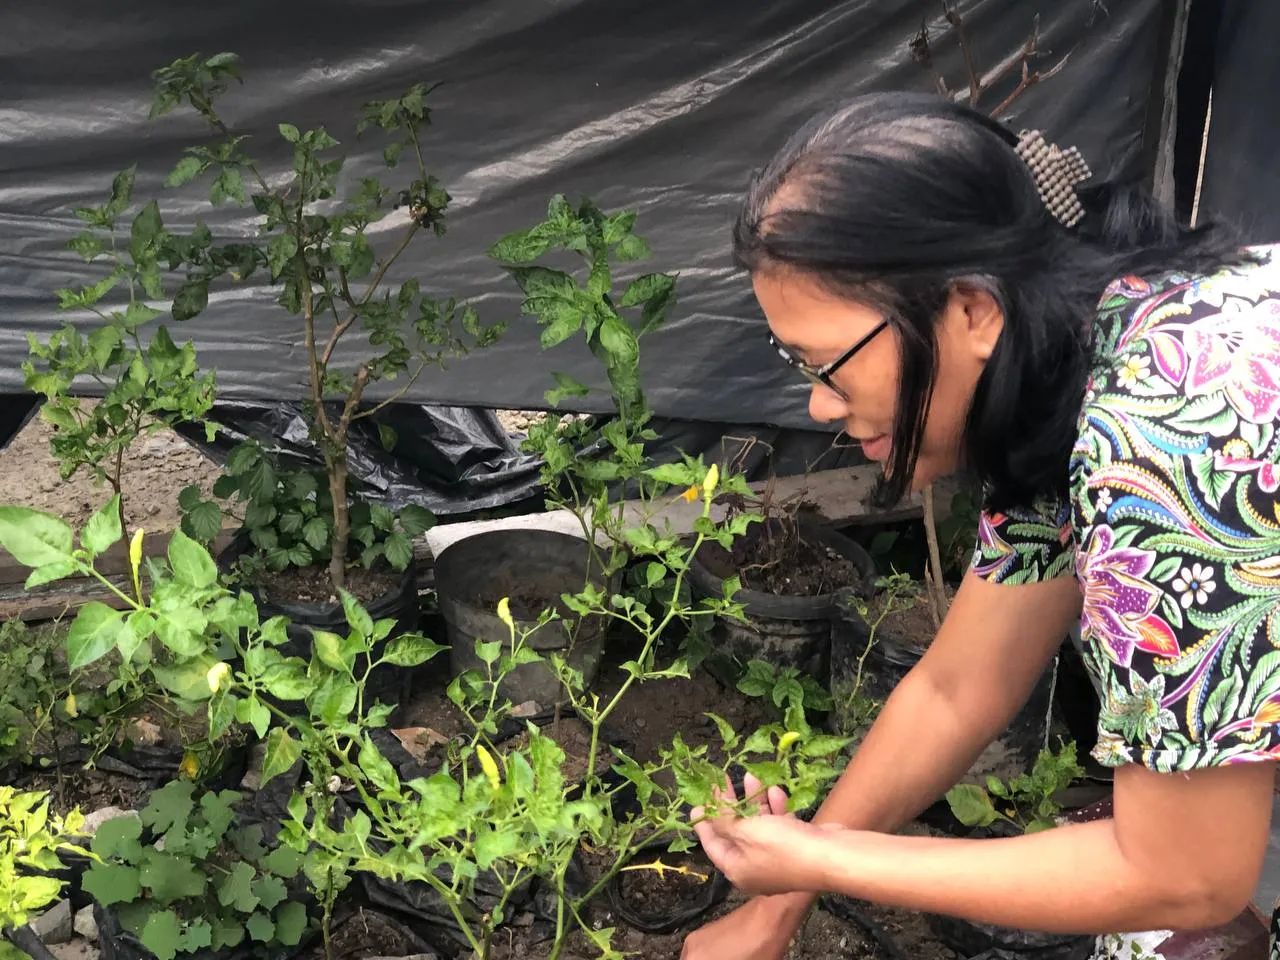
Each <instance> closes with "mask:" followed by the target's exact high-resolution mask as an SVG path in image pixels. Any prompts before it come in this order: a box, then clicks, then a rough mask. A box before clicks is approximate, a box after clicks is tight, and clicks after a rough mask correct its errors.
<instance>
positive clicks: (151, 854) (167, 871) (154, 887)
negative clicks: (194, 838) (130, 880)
mask: <svg viewBox="0 0 1280 960" xmlns="http://www.w3.org/2000/svg"><path fill="white" fill-rule="evenodd" d="M141 880H142V886H143V888H144V889H147V890H150V891H151V896H152V898H153V899H154V900H156V901H157V902H159V903H172V902H174V901H175V900H183V899H185V898H187V897H198V896H200V895H201V894H202V893H204V888H205V884H207V883H208V881H209V878H208V877H206V876H205V875H204V874H203V873H201V872H200V870H198V869H197V868H196V866H195V864H194V863H192V862H191V861H190V860H188V859H187V858H185V857H180V856H176V855H174V854H170V853H165V852H164V851H161V850H152V849H148V850H145V851H143V863H142V871H141Z"/></svg>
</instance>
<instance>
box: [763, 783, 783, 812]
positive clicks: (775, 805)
mask: <svg viewBox="0 0 1280 960" xmlns="http://www.w3.org/2000/svg"><path fill="white" fill-rule="evenodd" d="M766 801H767V802H768V805H769V812H770V813H772V814H775V815H776V816H782V815H783V814H785V813H786V812H787V791H785V790H783V789H782V788H781V787H770V788H769V790H768V793H767V795H766Z"/></svg>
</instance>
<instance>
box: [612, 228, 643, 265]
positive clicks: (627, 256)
mask: <svg viewBox="0 0 1280 960" xmlns="http://www.w3.org/2000/svg"><path fill="white" fill-rule="evenodd" d="M614 255H615V256H616V257H617V258H618V259H619V260H647V259H648V258H649V257H650V256H651V255H652V251H651V250H650V249H649V244H648V243H647V242H646V241H644V240H642V239H641V238H640V237H637V236H636V235H635V234H634V233H631V234H628V235H627V236H625V237H623V238H622V240H621V241H619V243H618V245H617V246H616V247H614Z"/></svg>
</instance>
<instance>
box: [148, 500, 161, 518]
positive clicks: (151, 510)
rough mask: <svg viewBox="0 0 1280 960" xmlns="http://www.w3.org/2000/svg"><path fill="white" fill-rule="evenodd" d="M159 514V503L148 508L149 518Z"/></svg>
mask: <svg viewBox="0 0 1280 960" xmlns="http://www.w3.org/2000/svg"><path fill="white" fill-rule="evenodd" d="M159 512H160V504H158V503H153V504H152V505H151V506H149V507H147V516H148V517H154V516H155V515H156V514H158V513H159Z"/></svg>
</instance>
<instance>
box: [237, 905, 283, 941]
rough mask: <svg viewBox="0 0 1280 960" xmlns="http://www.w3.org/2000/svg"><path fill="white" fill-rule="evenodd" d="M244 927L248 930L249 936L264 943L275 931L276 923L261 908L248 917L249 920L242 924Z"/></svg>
mask: <svg viewBox="0 0 1280 960" xmlns="http://www.w3.org/2000/svg"><path fill="white" fill-rule="evenodd" d="M244 928H245V929H246V930H248V931H249V936H251V937H253V939H255V940H257V941H258V942H259V943H266V942H267V941H269V940H270V939H271V938H272V936H273V935H274V934H275V932H276V925H275V924H274V923H272V922H271V918H270V917H268V916H267V915H266V914H265V913H263V912H262V911H261V910H259V911H257V912H256V913H255V914H254V915H253V916H252V917H250V918H249V922H248V923H246V924H245V925H244Z"/></svg>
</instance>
